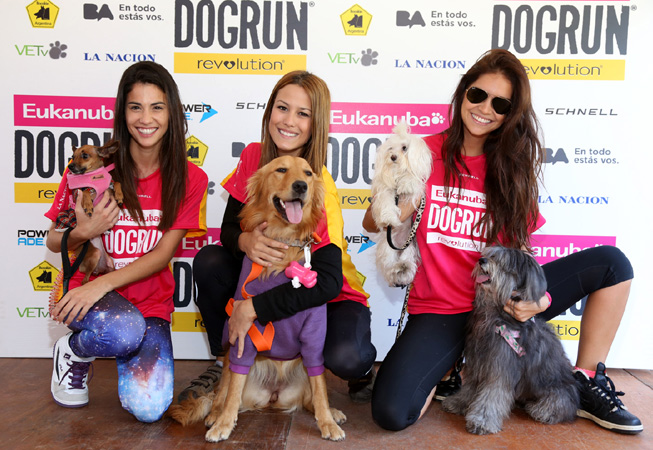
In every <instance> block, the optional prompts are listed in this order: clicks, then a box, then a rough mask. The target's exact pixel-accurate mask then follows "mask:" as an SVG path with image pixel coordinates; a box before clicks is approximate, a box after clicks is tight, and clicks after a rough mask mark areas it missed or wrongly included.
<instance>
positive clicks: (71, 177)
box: [68, 164, 115, 209]
mask: <svg viewBox="0 0 653 450" xmlns="http://www.w3.org/2000/svg"><path fill="white" fill-rule="evenodd" d="M114 167H115V164H109V165H108V166H106V167H100V168H99V169H96V170H94V171H92V172H86V173H82V174H79V175H77V174H74V173H72V172H68V188H69V189H70V197H69V198H68V201H69V207H70V208H72V209H75V197H74V196H73V193H74V192H75V189H81V188H92V189H95V200H94V201H93V205H97V204H98V203H99V202H100V200H101V198H102V194H104V191H106V190H107V189H109V188H110V187H111V185H112V180H111V174H110V173H109V172H110V171H111V170H113V168H114Z"/></svg>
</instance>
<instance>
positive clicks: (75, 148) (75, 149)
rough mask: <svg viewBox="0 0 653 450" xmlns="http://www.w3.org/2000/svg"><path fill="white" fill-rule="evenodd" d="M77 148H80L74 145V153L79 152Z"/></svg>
mask: <svg viewBox="0 0 653 450" xmlns="http://www.w3.org/2000/svg"><path fill="white" fill-rule="evenodd" d="M77 148H78V147H77V146H75V145H73V153H75V152H76V151H77Z"/></svg>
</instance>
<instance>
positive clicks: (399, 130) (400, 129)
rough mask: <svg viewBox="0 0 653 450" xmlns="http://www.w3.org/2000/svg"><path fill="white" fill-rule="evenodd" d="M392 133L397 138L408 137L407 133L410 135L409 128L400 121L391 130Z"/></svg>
mask: <svg viewBox="0 0 653 450" xmlns="http://www.w3.org/2000/svg"><path fill="white" fill-rule="evenodd" d="M392 132H393V133H394V134H397V135H399V136H402V137H405V136H407V135H408V133H410V128H409V127H408V124H407V123H406V121H405V120H402V121H401V122H399V123H398V124H397V125H395V127H394V128H393V129H392Z"/></svg>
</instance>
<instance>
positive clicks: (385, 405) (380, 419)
mask: <svg viewBox="0 0 653 450" xmlns="http://www.w3.org/2000/svg"><path fill="white" fill-rule="evenodd" d="M400 406H401V405H399V404H397V403H393V402H387V401H383V400H381V399H379V398H378V395H376V392H374V393H372V419H374V422H376V424H377V425H378V426H380V427H381V428H383V429H384V430H389V431H401V430H403V429H405V428H408V427H409V426H410V425H412V424H413V423H415V421H416V420H417V419H418V418H419V416H418V415H416V416H414V417H411V415H410V414H408V413H407V412H406V411H403V410H402V409H401V408H400Z"/></svg>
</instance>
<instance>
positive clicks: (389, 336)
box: [0, 0, 653, 369]
mask: <svg viewBox="0 0 653 450" xmlns="http://www.w3.org/2000/svg"><path fill="white" fill-rule="evenodd" d="M200 4H202V5H205V6H203V7H202V8H201V11H200V12H199V16H200V20H199V21H198V19H197V15H198V11H197V9H198V6H199V5H200ZM265 5H270V6H271V7H272V10H274V11H277V9H276V8H280V15H276V12H275V13H273V14H272V15H271V18H270V17H268V16H269V14H268V13H266V11H265ZM291 5H292V6H288V5H287V2H285V1H284V2H281V1H272V2H261V1H258V2H241V1H226V2H220V1H217V0H213V1H212V2H211V1H204V2H200V1H199V0H177V1H176V2H175V1H165V2H161V1H153V0H149V1H145V0H135V1H130V2H125V3H123V2H120V1H117V0H105V1H104V2H97V3H85V2H83V1H79V0H67V1H62V0H58V1H56V2H55V3H54V4H53V3H52V2H50V1H49V0H43V1H41V0H38V1H34V2H29V0H22V1H12V2H7V4H5V5H4V7H3V17H4V19H5V20H4V26H3V27H2V28H0V38H1V42H2V43H3V45H2V46H1V47H0V55H1V56H2V61H3V63H2V66H3V70H2V75H1V76H2V81H3V83H2V85H1V87H0V99H1V100H2V104H4V105H5V107H4V109H2V110H1V112H0V136H2V142H3V143H4V148H5V152H4V155H5V156H4V159H5V164H2V165H1V166H0V170H1V171H2V173H3V176H2V177H1V179H2V181H1V183H2V186H3V188H4V189H3V190H2V192H4V194H3V195H0V201H1V202H2V203H3V206H4V211H5V215H6V217H7V218H11V220H10V221H7V222H6V225H5V230H6V232H5V233H3V236H4V237H3V238H2V241H3V246H2V248H4V249H5V255H6V257H5V258H4V260H3V262H2V263H1V264H2V273H3V281H4V282H3V283H2V287H1V288H0V289H1V291H0V292H1V293H2V297H1V302H0V356H5V357H21V356H25V357H48V356H50V354H51V348H52V344H53V342H54V340H55V339H56V338H57V337H58V336H60V335H62V334H64V333H65V331H66V330H65V327H63V326H62V325H58V324H55V323H54V322H53V321H52V320H50V319H49V317H47V303H48V295H49V288H50V286H51V283H50V282H49V280H48V279H47V273H51V274H52V279H53V278H54V276H55V275H56V270H57V269H58V268H59V267H60V266H61V261H60V259H59V255H54V254H51V253H49V252H48V251H47V250H46V248H45V246H44V245H43V242H44V238H43V236H44V235H45V231H46V230H47V229H48V227H49V222H48V220H47V219H45V218H44V217H43V213H44V212H45V211H46V210H47V208H48V206H49V203H50V202H51V195H52V192H53V191H54V190H55V189H56V186H57V184H58V182H59V180H60V177H61V172H62V170H63V165H62V162H64V161H65V160H66V159H67V158H68V157H69V156H70V154H71V146H72V145H73V144H79V143H80V142H82V141H85V140H87V139H88V137H89V136H91V137H96V139H97V140H98V142H99V141H104V140H105V138H106V137H107V136H108V134H107V133H109V132H110V128H111V120H110V119H111V117H110V116H111V114H110V113H109V112H107V111H106V108H109V109H111V107H112V105H113V97H114V96H115V93H116V89H117V85H118V81H119V78H120V75H121V74H122V72H123V70H124V69H125V68H126V67H127V66H128V65H129V64H131V62H133V61H137V60H139V59H140V58H146V59H153V60H155V61H156V62H158V63H161V64H163V65H164V66H166V67H167V68H168V69H169V70H170V71H171V72H172V73H173V76H174V77H175V79H176V80H177V82H178V84H179V87H180V90H181V93H182V100H183V102H184V103H185V104H186V105H188V108H189V113H188V119H189V135H190V136H192V142H191V143H190V145H191V146H193V147H197V150H198V153H197V157H195V158H192V160H193V161H195V162H197V163H198V164H200V165H201V166H202V168H203V169H204V170H205V171H206V172H207V173H208V175H209V178H210V180H211V183H212V184H211V186H210V195H209V199H208V225H209V227H210V228H211V230H210V235H209V237H205V238H202V239H199V240H198V241H197V242H195V241H192V242H191V241H187V242H185V243H184V246H185V248H186V249H185V250H183V251H180V253H179V257H178V258H176V259H175V262H174V265H175V271H176V274H177V279H178V285H179V291H180V294H179V296H178V298H177V310H176V312H175V315H174V322H173V331H174V333H173V339H174V344H175V352H176V353H175V354H176V356H177V357H178V358H208V357H209V352H208V347H207V344H206V339H205V334H204V333H203V332H202V327H201V323H200V321H199V314H198V313H197V309H196V307H195V306H194V303H193V301H192V298H191V296H190V294H189V292H190V277H191V273H190V264H191V261H192V257H193V255H194V254H195V253H196V251H197V248H199V247H201V246H202V245H204V244H206V243H207V242H216V241H217V240H218V235H219V229H218V227H219V226H220V223H221V219H222V213H223V210H224V206H225V202H226V194H225V192H224V191H223V189H222V188H221V187H220V185H219V183H220V181H221V180H222V179H223V178H224V177H225V176H226V175H227V174H228V173H229V172H230V171H231V170H232V169H233V168H234V167H235V165H236V162H237V155H238V152H239V149H241V148H242V146H243V145H244V144H246V143H249V142H252V141H256V140H258V139H259V136H260V120H261V116H262V112H263V109H262V108H263V106H264V103H265V102H266V100H267V97H268V95H269V92H270V90H271V88H272V87H273V85H274V84H275V83H276V81H277V80H278V79H279V77H280V76H281V74H283V73H285V72H287V71H290V70H293V69H296V68H302V69H303V68H306V69H308V70H309V71H312V72H315V73H316V74H318V75H319V76H321V77H322V78H324V79H325V80H326V81H327V83H328V84H329V87H330V89H331V94H332V101H333V108H332V110H333V113H332V128H331V139H332V145H331V148H330V157H329V162H328V168H329V170H330V171H331V172H332V174H333V176H334V178H335V179H336V184H337V185H338V188H339V189H340V191H341V192H340V194H341V196H342V197H343V208H344V218H345V234H346V236H347V238H348V239H349V240H350V242H351V243H350V246H349V251H350V253H351V255H352V257H353V259H354V262H355V263H356V265H357V267H358V269H359V271H360V273H361V275H362V276H364V277H365V288H366V289H367V290H368V291H369V292H370V294H371V298H370V302H371V305H372V306H371V307H372V313H373V324H372V333H373V341H374V343H375V345H376V346H377V349H378V352H379V359H382V358H383V356H384V355H385V354H386V352H387V350H388V349H389V348H390V346H391V344H392V342H393V339H394V335H395V326H396V321H397V319H398V317H399V312H400V308H401V303H402V301H403V291H401V290H399V289H396V288H388V287H386V286H384V283H383V281H382V279H380V278H379V279H377V276H376V269H375V267H374V246H373V245H372V242H368V241H367V240H368V237H367V236H366V235H365V232H364V230H363V229H362V228H361V225H360V224H361V220H362V217H363V212H364V209H365V208H366V207H367V204H368V201H369V199H368V196H369V180H370V178H371V177H372V175H373V167H372V162H373V161H374V155H375V148H376V146H377V145H378V144H379V143H380V142H381V140H383V139H384V138H385V136H386V135H387V134H389V133H390V130H391V128H392V127H391V126H389V125H387V124H383V125H377V124H376V122H375V120H376V119H375V117H376V116H379V115H391V116H397V117H402V116H408V117H409V118H412V119H411V120H413V121H414V122H413V124H414V126H413V132H414V133H418V134H432V133H435V132H439V131H441V130H443V129H444V128H445V126H446V116H447V107H448V102H449V100H450V98H451V94H452V92H453V89H454V88H455V86H456V84H457V81H458V79H459V77H460V76H461V74H462V73H464V72H465V71H466V70H467V69H468V68H469V67H471V65H472V64H473V63H474V61H475V60H476V59H477V57H478V56H479V55H480V54H482V53H483V52H484V51H486V50H488V49H489V48H491V47H492V46H507V48H509V49H510V50H511V51H513V52H514V53H515V54H516V55H517V56H518V57H519V58H520V59H521V60H522V61H523V63H524V65H525V66H526V67H527V69H528V70H529V71H530V73H531V78H532V88H533V102H534V105H535V110H536V113H537V114H538V117H539V119H540V121H541V124H542V128H543V134H544V139H545V144H546V146H547V147H548V148H550V149H551V152H550V156H551V157H550V159H549V162H548V163H547V164H546V170H545V188H544V189H542V199H541V204H540V206H541V209H542V213H543V215H544V216H545V217H546V219H547V224H546V225H545V227H544V228H543V229H542V230H541V231H540V234H541V236H540V240H541V241H542V244H541V245H542V246H543V247H552V248H556V249H557V252H558V253H557V254H561V253H564V252H565V251H569V249H572V251H574V249H579V248H582V247H586V246H590V245H597V244H603V243H616V245H617V246H618V247H620V248H621V249H622V250H623V251H624V252H625V253H626V254H627V255H628V256H629V257H630V259H631V261H632V263H633V266H634V268H635V275H636V278H635V281H634V282H633V285H632V293H631V300H630V302H629V305H628V308H627V310H626V314H625V316H624V319H623V321H622V326H621V328H620V330H619V333H618V335H617V339H616V341H615V343H614V345H613V348H612V351H611V353H610V356H609V358H608V361H607V364H608V365H609V366H612V367H629V368H642V369H651V368H653V351H651V350H652V348H651V342H653V331H652V328H653V327H651V326H650V320H651V319H650V318H651V315H652V313H653V311H652V306H651V302H650V294H649V293H648V287H647V282H648V281H649V280H650V279H651V278H653V273H652V269H651V264H650V262H649V261H650V255H651V254H653V252H652V250H653V248H652V247H653V245H652V243H651V239H650V237H649V233H648V230H649V228H650V224H651V212H650V211H651V208H650V207H649V205H648V203H647V200H648V198H649V197H651V196H652V195H653V188H651V186H650V179H649V178H648V176H650V175H649V172H650V168H651V167H653V166H652V164H651V162H652V161H651V160H652V156H651V151H650V150H649V148H648V147H649V140H650V139H649V135H650V133H649V131H650V125H649V123H648V122H649V120H648V117H647V116H648V115H649V114H648V111H647V107H646V105H647V104H648V103H649V99H648V91H649V89H650V87H649V85H650V73H651V72H652V69H653V67H652V64H651V60H650V54H651V52H650V42H651V38H652V37H653V35H652V32H651V29H650V24H651V23H652V20H653V9H652V8H651V5H649V3H648V2H643V1H639V2H638V1H627V0H626V1H586V2H578V1H576V2H561V1H547V2H543V1H533V2H527V1H496V0H493V1H487V0H459V1H450V0H447V1H444V0H443V1H439V2H432V1H428V0H411V1H408V2H400V3H397V2H390V1H369V0H368V1H365V2H361V3H359V5H360V6H358V5H356V4H355V3H354V2H353V1H351V2H350V1H342V0H328V1H327V0H315V1H310V2H300V1H294V2H292V3H291ZM434 5H435V6H434ZM41 7H43V11H44V12H45V11H47V10H49V13H50V18H49V20H47V19H48V18H47V17H44V16H45V15H44V14H41V17H42V18H45V20H41V21H39V23H36V16H35V13H36V14H38V11H39V10H41ZM34 8H35V9H34ZM190 10H192V13H191V14H190V16H189V14H188V12H189V11H190ZM55 16H56V17H55ZM211 16H213V17H214V21H213V22H211V20H210V17H211ZM599 16H600V17H601V21H600V22H599V21H598V20H597V17H599ZM189 17H190V19H189ZM295 17H296V18H295ZM189 21H190V22H192V27H189V25H188V23H189ZM43 22H45V24H44V26H42V24H43ZM200 23H201V28H202V30H203V31H202V32H201V33H199V36H198V28H200ZM222 23H224V27H226V29H223V28H218V24H222ZM248 23H249V24H250V25H249V26H248V25H247V24H248ZM221 26H222V25H220V27H221ZM175 30H177V31H175ZM247 30H249V32H248V31H247ZM288 30H290V34H289V35H288ZM516 30H519V31H516ZM276 32H279V35H278V37H279V39H278V40H277V39H276V37H277V34H276ZM590 33H591V34H590ZM270 36H271V38H270ZM506 36H509V37H510V38H506ZM270 41H273V42H277V44H274V43H270ZM594 44H596V45H594ZM64 45H65V46H66V48H65V50H64ZM273 47H274V48H273ZM198 67H201V68H202V69H201V70H198V69H197V68H198ZM243 67H245V69H243ZM271 67H276V68H277V69H278V70H277V71H276V72H275V71H274V70H269V69H270V68H271ZM196 72H201V73H196ZM561 74H562V75H561ZM44 96H51V97H52V98H45V97H44ZM35 104H36V105H43V106H45V107H46V108H47V109H48V111H49V114H52V113H55V117H54V120H44V119H38V118H30V116H32V115H35V113H33V112H32V109H33V107H31V106H29V105H35ZM50 104H52V105H54V106H52V108H51V109H50V106H49V105H50ZM12 105H13V107H12ZM25 105H27V106H25ZM193 105H194V106H193ZM197 105H199V106H197ZM202 105H208V107H207V108H203V106H202ZM103 106H104V107H105V112H104V118H103V117H102V116H100V117H99V118H98V119H91V120H87V121H83V120H74V119H67V118H65V108H68V107H72V108H90V109H91V110H95V109H96V108H97V109H99V111H100V112H102V111H103V110H102V107H103ZM58 108H61V109H59V110H57V109H58ZM203 109H204V110H206V111H208V112H209V114H207V116H206V118H205V120H202V118H203V117H204V112H202V110H203ZM57 115H59V116H61V117H56V116H57ZM352 118H357V120H356V121H355V123H352ZM597 151H598V154H596V155H595V154H594V153H595V152H597ZM50 158H52V159H50ZM590 158H591V159H590ZM590 161H591V162H590ZM546 260H547V258H546V257H542V258H540V262H545V261H546ZM44 273H45V274H46V275H45V277H41V280H40V281H39V280H38V278H39V276H40V275H42V274H44ZM578 314H580V310H579V309H577V310H576V311H574V312H568V313H567V314H566V315H565V316H561V317H559V318H558V319H559V320H560V321H561V322H556V325H557V326H558V329H559V330H561V331H562V332H563V333H564V336H563V339H565V340H564V343H565V346H566V349H567V351H568V353H569V354H570V356H571V357H572V359H573V358H574V357H575V353H576V346H577V341H576V340H575V339H577V336H576V337H575V338H574V335H575V334H576V333H577V329H578V327H579V325H580V322H579V321H580V317H579V316H578ZM565 330H566V332H565Z"/></svg>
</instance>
